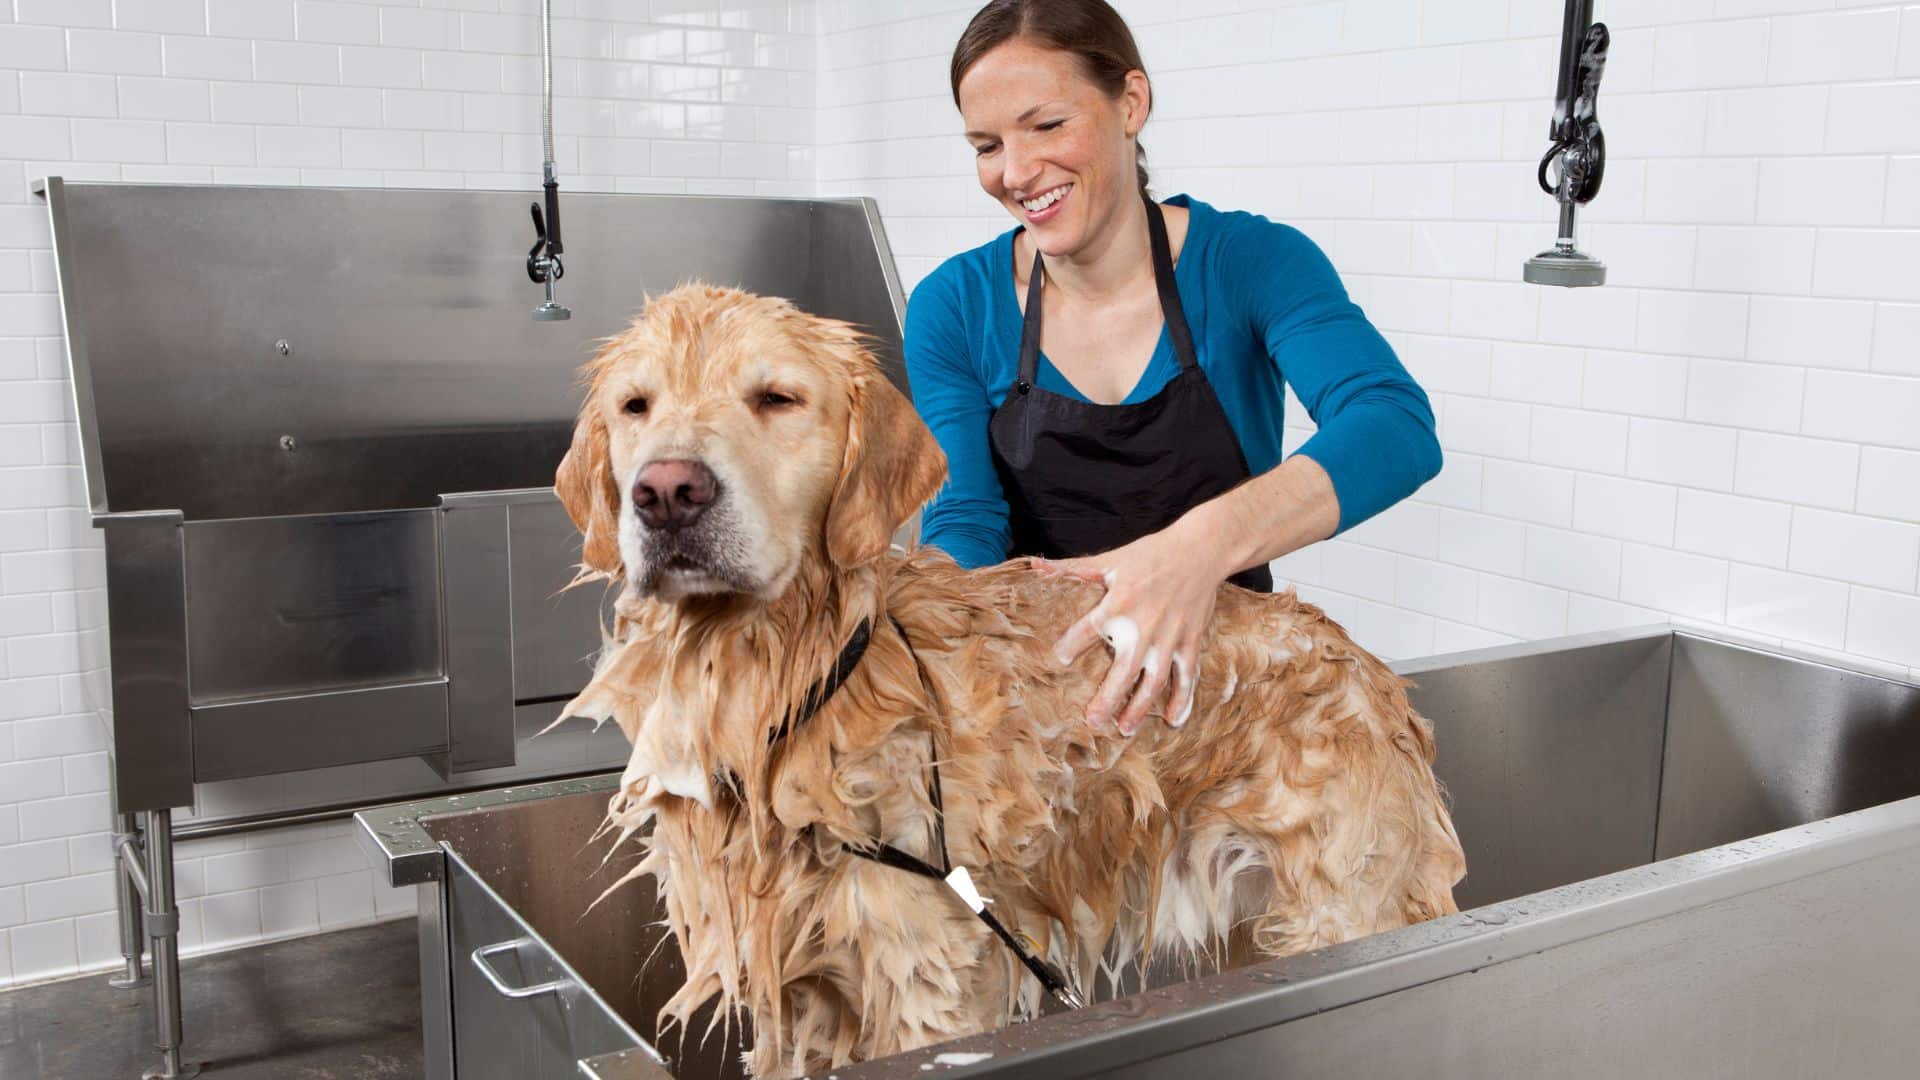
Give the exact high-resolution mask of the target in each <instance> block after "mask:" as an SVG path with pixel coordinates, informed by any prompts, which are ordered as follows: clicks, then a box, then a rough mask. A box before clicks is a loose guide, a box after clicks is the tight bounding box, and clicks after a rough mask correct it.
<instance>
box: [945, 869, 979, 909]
mask: <svg viewBox="0 0 1920 1080" xmlns="http://www.w3.org/2000/svg"><path fill="white" fill-rule="evenodd" d="M942 880H944V881H945V882H946V883H947V888H949V889H952V890H953V891H954V893H955V894H956V895H957V896H959V897H960V902H961V903H963V904H965V905H967V907H968V909H970V910H971V911H972V912H973V913H974V914H975V915H978V914H980V913H981V912H982V911H984V910H986V907H987V899H986V898H985V897H983V896H981V895H980V890H978V889H976V888H974V887H973V875H971V874H969V873H967V868H966V867H964V866H956V867H954V868H953V870H952V871H951V872H950V873H948V874H947V876H946V877H945V878H944V879H942Z"/></svg>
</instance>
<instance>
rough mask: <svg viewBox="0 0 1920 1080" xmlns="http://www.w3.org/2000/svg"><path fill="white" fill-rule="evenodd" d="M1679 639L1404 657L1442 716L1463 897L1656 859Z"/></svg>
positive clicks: (1420, 702)
mask: <svg viewBox="0 0 1920 1080" xmlns="http://www.w3.org/2000/svg"><path fill="white" fill-rule="evenodd" d="M1612 637H1613V638H1618V635H1613V636H1612ZM1670 641H1671V637H1670V635H1669V634H1668V633H1667V632H1666V631H1665V630H1661V631H1659V632H1655V633H1649V634H1646V635H1642V636H1638V637H1630V638H1627V639H1626V640H1603V641H1602V642H1601V643H1597V644H1594V645H1591V646H1589V647H1583V648H1569V649H1565V650H1560V651H1556V652H1555V653H1553V654H1551V655H1545V656H1542V655H1539V654H1538V653H1537V652H1534V651H1528V650H1526V649H1525V648H1516V649H1513V650H1488V651H1487V652H1486V653H1484V654H1481V655H1482V656H1483V657H1484V658H1482V659H1474V658H1473V657H1472V656H1471V655H1469V656H1468V657H1465V658H1455V661H1454V662H1447V661H1446V658H1441V659H1440V660H1438V661H1428V662H1422V663H1413V664H1403V665H1396V669H1397V670H1399V671H1401V673H1402V674H1405V675H1407V676H1408V677H1409V678H1411V679H1412V680H1413V682H1414V683H1415V686H1414V688H1413V690H1412V691H1410V696H1411V698H1412V701H1413V704H1414V707H1415V708H1416V709H1418V710H1419V711H1420V712H1421V714H1422V715H1425V716H1426V717H1428V718H1429V719H1431V720H1432V721H1433V725H1434V731H1435V738H1436V740H1437V741H1438V746H1439V751H1438V756H1437V759H1436V760H1435V763H1434V772H1435V775H1436V776H1438V777H1439V779H1440V782H1441V783H1442V784H1444V785H1445V786H1446V789H1447V792H1448V795H1449V796H1450V798H1451V800H1452V808H1453V823H1454V828H1455V829H1456V830H1457V831H1458V832H1459V834H1460V843H1461V845H1462V846H1463V847H1464V848H1465V849H1466V853H1467V877H1466V879H1465V880H1464V881H1462V882H1461V883H1460V885H1459V886H1458V887H1457V889H1456V890H1455V894H1454V895H1455V898H1456V899H1457V900H1458V902H1459V904H1460V906H1461V907H1462V908H1467V907H1473V906H1476V905H1479V904H1485V903H1490V902H1493V901H1496V900H1504V899H1507V898H1508V897H1512V896H1520V895H1522V894H1524V893H1530V892H1535V891H1538V890H1540V889H1547V888H1552V887H1554V886H1557V885H1565V884H1567V883H1569V882H1574V881H1581V880H1584V879H1586V878H1591V877H1595V876H1598V875H1600V874H1605V873H1610V872H1612V871H1614V870H1620V869H1623V868H1625V867H1629V866H1638V865H1640V864H1641V863H1644V862H1646V861H1647V860H1648V858H1650V857H1651V856H1652V854H1653V836H1654V821H1655V816H1656V813H1657V811H1658V806H1659V792H1660V753H1661V741H1662V739H1663V737H1664V725H1665V718H1666V691H1667V666H1668V655H1669V653H1670V652H1671V645H1670ZM1436 663H1446V666H1444V667H1435V666H1432V665H1434V664H1436Z"/></svg>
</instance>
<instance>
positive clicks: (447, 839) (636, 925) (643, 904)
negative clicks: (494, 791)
mask: <svg viewBox="0 0 1920 1080" xmlns="http://www.w3.org/2000/svg"><path fill="white" fill-rule="evenodd" d="M605 811H606V797H605V795H604V794H603V793H598V792H595V793H590V794H583V795H577V796H573V797H563V798H552V799H545V800H540V801H537V802H524V803H503V804H497V805H495V806H494V807H491V808H489V809H486V810H481V811H476V812H473V813H454V814H450V815H448V816H445V817H437V818H432V819H429V820H428V821H426V822H425V829H426V831H427V832H428V833H430V834H431V835H432V836H433V837H435V838H436V839H438V840H439V841H440V842H441V843H442V844H444V845H445V846H446V847H447V848H448V849H449V850H451V851H453V852H456V853H457V854H458V856H459V860H460V861H461V862H463V863H464V868H465V869H469V870H471V871H472V872H473V873H474V874H476V875H478V876H479V878H480V879H481V880H483V881H484V882H485V883H486V885H487V887H488V889H489V890H490V891H491V892H492V893H494V894H495V895H497V896H498V897H499V898H500V901H501V902H502V903H503V904H505V905H506V906H507V907H508V908H510V909H511V910H512V911H513V913H514V915H515V917H516V918H518V919H519V920H521V921H522V922H523V923H524V924H525V926H526V928H527V930H528V931H530V932H531V933H532V934H533V935H534V936H535V937H536V938H537V939H538V940H539V941H540V942H541V944H542V945H543V947H545V948H547V949H550V950H551V951H552V952H553V954H555V955H557V956H559V957H561V958H563V959H564V960H565V961H566V962H567V964H568V965H569V966H570V968H571V970H572V971H573V972H574V973H576V975H577V977H578V979H579V980H580V982H581V983H582V984H583V986H585V987H586V988H588V989H589V990H590V991H591V992H592V993H593V994H594V995H595V996H596V997H597V999H598V1000H600V1001H602V1002H604V1003H605V1004H606V1006H608V1007H610V1008H611V1009H612V1010H613V1011H614V1012H616V1013H618V1014H619V1016H620V1017H621V1018H622V1021H623V1022H624V1023H625V1024H627V1025H628V1026H629V1027H630V1028H631V1029H632V1030H633V1031H634V1032H636V1033H637V1035H638V1039H637V1040H636V1042H635V1043H633V1044H628V1045H640V1044H645V1045H648V1046H652V1047H654V1048H655V1049H657V1050H658V1051H660V1052H661V1053H662V1054H663V1055H665V1057H666V1058H667V1059H668V1060H669V1061H670V1062H671V1063H672V1065H673V1067H674V1071H675V1074H676V1075H679V1076H686V1077H700V1078H702V1080H741V1078H743V1077H744V1076H745V1073H744V1072H743V1071H742V1069H741V1067H740V1063H739V1060H738V1053H739V1050H740V1048H741V1046H742V1045H743V1044H742V1032H741V1026H742V1022H736V1023H734V1024H733V1025H732V1026H731V1028H730V1030H728V1031H726V1032H722V1031H720V1030H719V1029H715V1031H714V1034H713V1036H712V1037H711V1038H708V1039H704V1040H703V1039H700V1038H698V1037H697V1036H698V1035H699V1034H700V1033H702V1032H704V1031H705V1030H706V1026H707V1020H708V1018H709V1017H710V1014H711V1008H709V1009H707V1010H703V1011H702V1012H701V1013H699V1014H698V1015H696V1017H695V1018H694V1022H693V1024H692V1025H691V1028H692V1031H693V1032H694V1033H695V1036H696V1037H695V1038H694V1039H693V1040H691V1041H693V1042H695V1043H697V1044H698V1045H696V1046H692V1047H683V1046H682V1043H681V1039H680V1037H679V1034H678V1033H677V1032H675V1033H670V1034H669V1035H668V1036H667V1037H666V1038H665V1039H664V1040H663V1041H660V1042H658V1043H656V1042H655V1041H654V1040H655V1038H656V1036H657V1035H658V1034H659V1011H660V1007H661V1006H662V1005H664V1004H665V1003H666V1001H667V999H668V998H669V997H671V996H672V995H673V993H674V992H675V991H676V990H677V989H678V988H679V987H680V984H681V983H683V982H685V981H686V969H685V968H684V967H683V966H682V964H681V962H680V955H679V951H678V950H677V949H676V948H675V947H674V944H673V942H672V941H671V940H670V935H669V932H668V929H667V927H666V925H665V922H664V919H663V913H662V912H661V911H660V910H659V906H658V904H657V902H656V899H655V895H654V892H653V887H652V882H651V881H650V880H645V881H635V882H630V883H628V884H627V885H624V886H622V887H621V888H619V889H617V890H615V891H614V892H613V893H612V894H610V895H608V896H607V897H606V898H605V899H604V900H600V901H599V902H598V903H597V904H596V903H595V899H596V898H597V897H599V896H600V894H601V893H602V892H604V891H605V890H606V889H607V888H608V887H609V886H611V885H612V884H613V883H614V882H615V881H617V880H619V878H620V876H621V875H622V874H624V873H626V871H627V870H628V869H629V868H630V867H631V866H632V863H633V860H634V859H635V858H637V857H638V855H639V852H638V850H637V849H636V848H631V847H630V848H628V849H627V850H625V851H619V852H615V853H614V856H613V858H611V859H607V860H605V861H604V862H603V861H602V858H603V856H605V855H606V854H607V852H606V850H605V848H604V846H603V845H600V844H591V845H589V844H586V843H585V838H586V837H588V836H591V835H592V834H593V832H594V829H595V828H596V827H597V826H598V825H599V823H600V821H601V818H602V817H603V816H604V814H605ZM556 837H566V838H572V839H569V840H566V841H564V842H555V838H556ZM460 902H461V897H460V896H459V895H458V894H456V896H455V903H456V905H458V904H459V903H460ZM589 909H591V910H589ZM460 962H461V959H460V955H459V952H458V950H456V952H455V964H456V966H457V965H458V964H459V963H460ZM528 977H529V978H545V977H547V976H546V975H545V974H544V969H543V970H542V971H531V972H528ZM456 982H457V975H456ZM465 1023H466V1019H465V1016H464V1014H461V1016H460V1019H459V1020H458V1021H457V1022H456V1024H455V1027H456V1031H458V1030H461V1029H462V1028H463V1025H464V1024H465ZM615 1049H620V1047H611V1046H610V1047H604V1048H602V1049H601V1050H600V1051H596V1052H605V1051H608V1050H615ZM466 1075H467V1074H465V1073H464V1072H463V1073H462V1076H463V1080H464V1078H465V1077H466ZM480 1075H483V1076H500V1077H506V1076H511V1075H518V1074H513V1073H507V1072H499V1071H491V1070H489V1071H487V1072H484V1073H482V1074H480Z"/></svg>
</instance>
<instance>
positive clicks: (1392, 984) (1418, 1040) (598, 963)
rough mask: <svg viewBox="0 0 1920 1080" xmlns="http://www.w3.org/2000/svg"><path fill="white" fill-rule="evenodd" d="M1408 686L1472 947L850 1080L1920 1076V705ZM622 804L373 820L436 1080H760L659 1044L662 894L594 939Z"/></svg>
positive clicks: (1716, 654)
mask: <svg viewBox="0 0 1920 1080" xmlns="http://www.w3.org/2000/svg"><path fill="white" fill-rule="evenodd" d="M1396 669H1397V670H1399V671H1400V672H1401V673H1402V674H1404V675H1407V676H1408V677H1410V678H1412V679H1413V680H1414V681H1415V682H1416V683H1417V687H1416V689H1415V690H1414V692H1413V698H1414V702H1415V705H1416V706H1417V707H1418V708H1419V709H1420V710H1421V711H1422V712H1423V713H1425V714H1426V715H1427V716H1430V717H1432V718H1433V720H1434V724H1435V727H1436V729H1437V732H1438V739H1439V747H1440V750H1439V761H1438V763H1437V771H1438V773H1439V775H1440V778H1441V780H1442V781H1443V782H1444V783H1445V784H1446V785H1447V787H1448V790H1449V792H1450V794H1451V797H1452V800H1453V806H1454V820H1455V824H1456V826H1457V827H1458V829H1459V832H1460V837H1461V840H1462V841H1463V843H1464V844H1465V846H1466V851H1467V865H1468V876H1467V878H1466V880H1465V881H1464V882H1463V883H1462V885H1461V887H1460V888H1459V890H1458V893H1457V897H1458V900H1459V902H1460V906H1461V908H1462V909H1463V910H1462V913H1461V914H1459V915H1456V916H1451V917H1448V918H1445V919H1440V920H1436V921H1434V922H1430V923H1426V924H1423V925H1420V926H1414V927H1409V928H1407V929H1404V930H1399V931H1394V932H1391V933H1386V934H1379V935H1376V936H1373V937H1369V938H1364V939H1361V940H1358V941H1353V942H1349V943H1346V944H1344V945H1340V946H1336V947H1334V948H1330V949H1325V950H1321V951H1319V952H1316V953H1310V954H1306V955H1301V956H1295V957H1289V958H1286V959H1283V960H1277V961H1266V962H1261V963H1257V964H1254V965H1251V966H1248V967H1244V968H1239V969H1236V970H1229V971H1225V972H1221V973H1218V974H1214V975H1209V976H1206V977H1202V978H1198V979H1194V980H1192V981H1187V982H1179V981H1172V982H1167V983H1165V984H1162V985H1156V986H1153V987H1152V988H1151V989H1148V990H1146V991H1144V992H1141V993H1136V994H1133V995H1130V996H1127V997H1122V998H1118V999H1116V1000H1111V1001H1107V1002H1104V1003H1100V1004H1096V1005H1093V1006H1090V1007H1089V1008H1087V1009H1085V1010H1082V1011H1079V1012H1075V1013H1058V1012H1056V1013H1053V1014H1051V1015H1048V1016H1044V1017H1042V1018H1040V1019H1037V1020H1035V1021H1032V1022H1030V1023H1026V1024H1020V1025H1016V1026H1014V1027H1011V1028H1008V1029H1006V1030H1003V1031H998V1032H992V1033H988V1034H983V1035H979V1036H975V1037H971V1038H966V1039H961V1040H958V1041H955V1042H953V1043H949V1044H946V1045H944V1046H938V1047H931V1048H927V1049H924V1050H920V1051H916V1052H913V1053H908V1054H901V1055H898V1056H895V1057H891V1058H887V1059H884V1060H881V1061H875V1062H869V1063H865V1064H862V1065H859V1066H857V1067H852V1068H842V1069H837V1070H834V1073H833V1075H835V1076H837V1077H839V1078H840V1080H881V1078H904V1077H919V1076H924V1075H927V1074H928V1072H933V1073H934V1074H935V1075H941V1076H945V1075H953V1076H993V1077H1005V1078H1033V1080H1059V1078H1062V1077H1081V1076H1112V1077H1167V1076H1236V1077H1237V1076H1289V1077H1292V1076H1343V1077H1380V1076H1413V1075H1420V1076H1433V1077H1461V1078H1474V1080H1478V1078H1482V1077H1487V1076H1557V1077H1618V1076H1635V1075H1646V1076H1759V1077H1772V1076H1846V1077H1905V1076H1911V1075H1912V1069H1913V1062H1914V1061H1915V1060H1916V1059H1920V1024H1915V1023H1914V1003H1915V1002H1916V1001H1920V932H1916V931H1915V929H1914V921H1915V919H1916V917H1920V906H1917V905H1916V902H1915V900H1914V897H1915V896H1920V686H1917V685H1914V684H1911V683H1908V682H1904V681H1900V680H1895V679H1889V678H1884V677H1881V676H1877V675H1872V674H1867V673H1863V672H1859V671H1853V670H1848V669H1845V668H1840V667H1835V666H1832V665H1830V664H1827V663H1824V662H1821V661H1818V660H1815V659H1812V658H1809V657H1806V656H1802V655H1799V654H1796V653H1792V652H1788V651H1780V650H1771V649H1762V648H1757V647H1753V646H1750V645H1745V644H1741V643H1739V642H1736V641H1731V640H1721V639H1718V638H1715V637H1711V636H1707V635H1704V634H1701V633H1697V632H1693V631H1676V630H1673V629H1670V628H1669V627H1666V626H1653V627H1648V628H1644V629H1639V630H1632V631H1622V632H1612V633H1605V634H1595V635H1587V636H1580V637H1571V638H1562V639H1558V640H1552V641H1543V642H1538V643H1533V644H1527V645H1519V646H1512V647H1503V648H1496V649H1487V650H1479V651H1475V652H1468V653H1459V654H1454V655H1451V656H1444V657H1438V658H1435V659H1431V660H1424V661H1416V662H1408V663H1402V664H1399V665H1396ZM616 779H617V776H616V775H615V774H607V775H604V776H599V777H592V778H585V779H579V780H570V781H566V782H564V783H558V784H543V785H534V786H531V787H515V788H510V789H500V790H494V791H489V792H485V793H478V794H473V795H466V796H460V797H457V798H451V799H442V800H434V801H427V802H420V803H414V804H410V805H402V806H392V807H384V808H380V809H376V810H368V811H364V812H362V813H360V814H359V815H357V817H358V820H359V822H360V825H361V834H360V835H361V839H362V841H363V842H364V843H365V844H366V845H367V846H369V847H370V848H371V849H372V850H374V851H376V852H378V854H379V855H380V856H381V857H382V858H383V859H384V860H385V862H386V866H387V871H388V874H389V877H390V880H391V881H392V882H393V883H394V884H395V885H410V884H418V885H421V886H422V891H421V903H420V956H421V984H422V993H423V995H424V997H425V1002H424V1005H425V1010H424V1011H425V1015H426V1017H427V1040H428V1045H427V1051H428V1053H427V1061H428V1064H429V1067H430V1072H429V1075H430V1076H432V1077H435V1078H436V1080H445V1078H448V1077H456V1076H457V1077H459V1078H460V1080H476V1078H491V1077H516V1078H534V1077H543V1078H544V1077H552V1078H556V1080H557V1078H560V1077H597V1078H599V1080H616V1078H618V1080H665V1078H667V1077H678V1078H682V1080H691V1078H700V1080H711V1078H730V1077H737V1076H740V1075H742V1074H741V1071H740V1068H739V1063H738V1050H739V1047H740V1038H739V1032H738V1030H737V1027H736V1030H735V1033H734V1037H733V1038H731V1039H726V1040H723V1039H722V1038H721V1037H720V1035H718V1034H715V1035H714V1036H713V1037H712V1038H710V1039H706V1040H704V1041H702V1040H699V1039H693V1040H689V1045H686V1046H682V1045H681V1042H680V1040H679V1039H678V1038H676V1037H669V1038H667V1039H664V1040H661V1039H656V1034H657V1032H656V1027H655V1015H656V1013H657V1012H658V1009H659V1006H660V1004H661V1003H662V1002H663V1001H664V1000H665V999H666V998H667V997H668V996H669V995H670V994H671V993H672V992H673V990H674V989H675V987H677V986H678V984H679V982H680V981H681V979H682V978H683V973H682V970H681V968H680V966H679V963H678V957H677V956H676V954H675V952H674V948H673V943H672V941H671V937H670V935H669V934H668V933H667V931H666V930H665V929H664V927H663V926H661V925H660V923H659V921H658V920H659V918H660V913H659V912H658V911H656V910H655V906H656V905H655V902H654V897H653V895H652V894H651V893H650V891H649V888H648V886H647V885H645V884H643V883H633V884H630V885H629V886H627V887H625V888H623V889H622V890H620V891H618V892H616V893H614V894H613V896H612V897H610V898H609V899H608V900H607V901H606V902H604V903H602V904H601V905H600V906H598V907H596V908H594V909H593V910H592V911H588V910H587V905H588V903H589V902H590V901H591V900H593V898H594V897H595V896H597V895H598V894H599V893H600V891H601V890H602V889H603V888H605V886H606V885H607V884H609V883H610V882H611V881H612V880H613V879H614V878H615V877H617V876H618V875H619V873H621V872H622V871H623V870H624V869H625V868H626V866H628V865H630V861H631V857H622V856H620V855H616V856H615V858H614V859H612V860H611V861H610V862H609V864H608V865H607V866H605V867H602V866H600V865H599V864H600V859H601V857H602V855H603V854H604V848H603V847H602V846H599V845H596V846H594V847H593V848H591V849H590V848H589V847H588V846H587V845H586V837H587V836H588V835H589V834H590V833H591V832H592V830H593V828H594V826H595V825H596V824H597V823H598V822H599V820H600V817H601V814H602V812H603V810H604V808H605V804H606V798H607V795H608V794H609V793H610V792H611V790H612V789H613V788H614V786H615V780H616ZM650 957H652V958H653V959H651V960H649V958H650ZM702 1020H703V1018H700V1017H696V1023H695V1026H694V1029H693V1030H694V1031H695V1032H696V1033H699V1032H701V1031H702V1030H703V1026H702ZM942 1055H948V1056H945V1057H943V1056H942ZM981 1055H985V1056H984V1057H982V1056H981ZM957 1062H967V1063H966V1064H955V1063H957Z"/></svg>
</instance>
